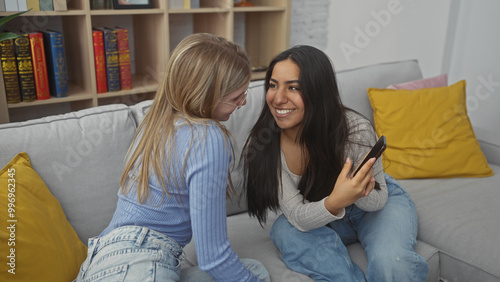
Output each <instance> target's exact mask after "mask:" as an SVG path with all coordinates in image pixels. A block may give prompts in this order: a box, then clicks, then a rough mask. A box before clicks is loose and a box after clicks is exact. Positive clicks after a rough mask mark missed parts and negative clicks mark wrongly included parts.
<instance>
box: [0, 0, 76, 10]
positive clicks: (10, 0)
mask: <svg viewBox="0 0 500 282" xmlns="http://www.w3.org/2000/svg"><path fill="white" fill-rule="evenodd" d="M29 9H31V11H32V12H34V11H67V10H68V6H67V3H66V0H0V12H15V11H26V10H29Z"/></svg>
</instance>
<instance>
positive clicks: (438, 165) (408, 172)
mask: <svg viewBox="0 0 500 282" xmlns="http://www.w3.org/2000/svg"><path fill="white" fill-rule="evenodd" d="M368 97H369V98H370V102H371V105H372V108H373V117H374V121H375V129H376V131H377V134H378V135H379V136H380V135H385V137H386V138H387V150H386V151H385V154H384V156H383V159H384V165H385V166H386V169H385V171H386V172H387V173H388V174H390V175H392V176H393V177H394V178H397V179H408V178H450V177H483V176H491V175H493V171H492V170H491V168H490V167H489V166H488V162H487V161H486V158H485V157H484V154H483V152H482V151H481V148H480V147H479V143H478V141H477V139H476V136H475V134H474V131H473V129H472V126H471V123H470V120H469V117H468V116H467V108H466V95H465V80H462V81H459V82H457V83H455V84H454V85H451V86H448V87H439V88H424V89H418V90H392V89H376V88H369V89H368Z"/></svg>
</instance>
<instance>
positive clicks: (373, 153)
mask: <svg viewBox="0 0 500 282" xmlns="http://www.w3.org/2000/svg"><path fill="white" fill-rule="evenodd" d="M386 148H387V143H386V141H385V136H384V135H382V136H381V137H380V138H379V139H378V141H377V143H375V145H374V146H373V148H372V149H371V150H370V152H369V153H368V155H366V157H365V158H364V159H363V161H362V162H361V163H360V164H359V165H358V167H357V168H356V170H355V171H354V173H353V174H352V177H354V176H356V173H358V171H359V170H360V169H361V168H362V167H363V165H364V164H365V163H366V162H367V161H368V160H369V159H371V158H375V159H378V158H379V157H380V156H381V155H382V153H383V152H384V151H385V149H386Z"/></svg>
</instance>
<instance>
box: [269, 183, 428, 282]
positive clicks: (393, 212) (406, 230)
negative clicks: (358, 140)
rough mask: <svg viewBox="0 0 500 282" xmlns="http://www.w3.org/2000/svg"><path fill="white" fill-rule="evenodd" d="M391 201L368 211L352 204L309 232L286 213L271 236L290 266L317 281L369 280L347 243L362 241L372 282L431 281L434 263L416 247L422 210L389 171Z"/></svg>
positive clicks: (276, 223)
mask: <svg viewBox="0 0 500 282" xmlns="http://www.w3.org/2000/svg"><path fill="white" fill-rule="evenodd" d="M385 180H386V182H387V189H388V194H389V195H388V196H389V197H388V200H387V203H386V205H385V206H384V208H383V209H381V210H379V211H376V212H365V211H363V210H361V209H359V208H358V207H356V206H355V205H351V206H348V207H346V214H345V216H344V218H343V219H341V220H336V221H334V222H331V223H330V226H325V227H321V228H317V229H313V230H310V231H307V232H301V231H299V230H298V229H296V228H295V227H293V226H292V225H291V224H290V222H289V221H288V220H287V219H286V217H285V216H284V215H281V216H280V217H278V219H276V221H275V222H274V224H273V227H272V229H271V239H272V240H273V242H274V244H275V245H276V246H277V247H278V249H279V250H280V251H281V253H282V255H283V261H284V262H285V264H286V265H287V266H288V268H290V269H292V270H294V271H297V272H300V273H303V274H305V275H308V276H309V277H311V278H312V279H313V280H314V281H365V276H364V275H363V272H362V271H361V270H360V269H359V267H358V266H357V265H356V264H355V263H353V262H352V261H351V258H350V257H349V253H348V252H347V248H346V245H349V244H352V243H355V242H361V245H362V246H363V248H364V250H365V253H366V256H367V259H368V267H367V270H366V280H368V281H384V282H385V281H425V280H426V278H427V273H428V271H429V267H428V265H427V262H426V261H425V259H424V258H422V257H421V256H420V255H418V254H417V253H416V252H415V250H414V249H415V245H416V243H417V241H416V237H417V225H418V222H417V213H416V210H415V205H414V203H413V201H412V200H411V199H410V197H409V195H408V193H406V192H405V191H404V190H403V188H401V186H400V185H399V183H398V182H397V181H396V180H394V179H393V178H392V177H390V176H389V175H387V174H386V175H385Z"/></svg>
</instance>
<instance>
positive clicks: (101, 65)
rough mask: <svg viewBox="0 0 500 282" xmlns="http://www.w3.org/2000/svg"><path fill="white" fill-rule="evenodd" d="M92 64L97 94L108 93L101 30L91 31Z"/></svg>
mask: <svg viewBox="0 0 500 282" xmlns="http://www.w3.org/2000/svg"><path fill="white" fill-rule="evenodd" d="M92 38H93V41H94V62H95V79H96V83H97V93H105V92H108V81H107V78H106V57H105V56H104V34H103V32H102V30H97V29H93V30H92Z"/></svg>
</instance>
